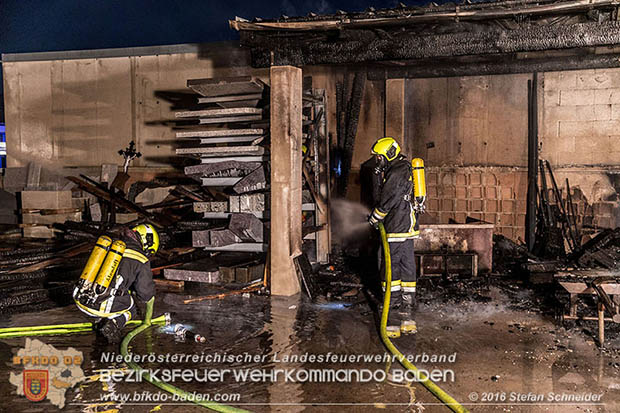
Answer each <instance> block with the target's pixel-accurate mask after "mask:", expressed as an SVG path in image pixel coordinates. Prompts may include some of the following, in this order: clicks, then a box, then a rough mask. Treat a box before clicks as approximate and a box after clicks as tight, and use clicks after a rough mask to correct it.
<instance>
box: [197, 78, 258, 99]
mask: <svg viewBox="0 0 620 413" xmlns="http://www.w3.org/2000/svg"><path fill="white" fill-rule="evenodd" d="M187 87H188V88H190V89H192V90H193V91H194V92H196V93H198V94H200V95H202V96H205V97H212V96H225V95H243V94H255V93H261V92H262V91H263V89H264V88H265V86H264V84H263V83H262V82H261V81H260V80H258V79H253V78H252V77H250V76H243V77H231V78H217V79H190V80H188V81H187Z"/></svg>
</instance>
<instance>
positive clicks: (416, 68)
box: [368, 50, 620, 80]
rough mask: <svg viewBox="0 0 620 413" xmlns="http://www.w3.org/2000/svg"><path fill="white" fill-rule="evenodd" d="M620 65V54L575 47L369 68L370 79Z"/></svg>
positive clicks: (410, 62)
mask: <svg viewBox="0 0 620 413" xmlns="http://www.w3.org/2000/svg"><path fill="white" fill-rule="evenodd" d="M614 67H620V54H618V53H610V54H593V53H590V52H589V50H586V51H584V50H574V51H573V53H571V54H566V53H565V54H563V55H561V56H559V55H556V56H553V55H551V56H547V57H540V58H518V57H517V56H516V55H515V54H511V55H502V56H499V57H496V58H493V59H492V60H490V59H488V58H484V59H481V60H479V61H471V60H470V61H465V59H460V58H453V59H442V60H432V61H431V60H412V61H407V62H406V65H405V66H402V65H400V66H396V65H395V66H389V65H388V64H382V65H381V66H379V65H374V66H372V67H370V68H369V69H368V80H386V79H417V78H434V77H458V76H484V75H507V74H517V73H533V72H555V71H564V70H587V69H606V68H614Z"/></svg>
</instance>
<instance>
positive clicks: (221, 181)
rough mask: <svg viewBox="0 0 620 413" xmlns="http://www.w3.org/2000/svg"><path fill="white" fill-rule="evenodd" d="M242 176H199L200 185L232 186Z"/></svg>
mask: <svg viewBox="0 0 620 413" xmlns="http://www.w3.org/2000/svg"><path fill="white" fill-rule="evenodd" d="M242 179H243V178H242V177H235V178H200V181H201V183H202V186H233V185H236V184H237V183H238V182H239V181H241V180H242Z"/></svg>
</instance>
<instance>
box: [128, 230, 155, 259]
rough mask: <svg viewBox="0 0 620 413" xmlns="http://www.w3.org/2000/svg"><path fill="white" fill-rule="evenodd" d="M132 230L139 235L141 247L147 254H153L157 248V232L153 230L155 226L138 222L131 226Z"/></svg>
mask: <svg viewBox="0 0 620 413" xmlns="http://www.w3.org/2000/svg"><path fill="white" fill-rule="evenodd" d="M132 230H133V231H135V232H137V233H138V235H140V242H141V243H142V248H143V249H144V251H145V252H146V253H147V254H149V255H155V253H156V252H157V250H159V234H157V231H155V227H153V226H152V225H151V224H140V225H138V226H136V227H133V228H132Z"/></svg>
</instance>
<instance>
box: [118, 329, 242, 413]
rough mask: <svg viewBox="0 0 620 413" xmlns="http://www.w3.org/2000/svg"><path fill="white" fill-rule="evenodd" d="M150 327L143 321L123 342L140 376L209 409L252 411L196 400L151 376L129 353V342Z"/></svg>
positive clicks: (225, 412) (236, 412)
mask: <svg viewBox="0 0 620 413" xmlns="http://www.w3.org/2000/svg"><path fill="white" fill-rule="evenodd" d="M153 321H154V320H153ZM150 327H151V325H149V324H147V323H142V324H141V325H140V326H138V327H137V328H135V329H133V330H131V331H130V332H129V333H128V334H127V335H126V336H125V338H123V341H122V342H121V354H122V355H123V357H124V358H125V359H126V360H128V361H127V365H128V366H129V367H130V368H131V369H133V370H135V371H136V372H137V373H138V374H139V375H140V377H142V378H144V379H146V381H148V382H149V383H151V384H152V385H153V386H155V387H159V388H160V389H162V390H165V391H167V392H169V393H172V394H175V395H177V396H179V397H180V399H181V400H185V401H189V402H192V403H194V404H197V405H198V406H201V407H204V408H207V409H211V410H214V411H216V412H222V413H250V412H249V411H248V410H243V409H238V408H236V407H232V406H227V405H225V404H220V403H216V402H212V401H205V400H196V399H195V397H193V395H192V394H191V393H188V392H186V391H185V390H182V389H179V388H178V387H175V386H173V385H172V384H169V383H166V382H163V381H161V380H159V379H157V378H156V377H153V376H151V375H150V374H149V373H148V372H147V371H146V370H144V369H142V368H141V367H140V366H139V365H137V364H136V363H134V362H133V361H130V357H128V355H129V343H130V342H131V340H133V339H134V338H135V337H136V336H137V335H138V334H140V333H142V332H143V331H145V330H147V329H148V328H150Z"/></svg>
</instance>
